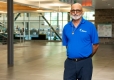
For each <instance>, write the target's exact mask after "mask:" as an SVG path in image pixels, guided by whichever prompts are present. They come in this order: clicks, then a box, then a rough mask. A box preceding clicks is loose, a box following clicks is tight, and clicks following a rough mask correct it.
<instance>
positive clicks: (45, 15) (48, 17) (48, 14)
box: [44, 12, 50, 20]
mask: <svg viewBox="0 0 114 80" xmlns="http://www.w3.org/2000/svg"><path fill="white" fill-rule="evenodd" d="M44 17H45V18H46V19H47V20H50V13H49V12H46V13H44Z"/></svg>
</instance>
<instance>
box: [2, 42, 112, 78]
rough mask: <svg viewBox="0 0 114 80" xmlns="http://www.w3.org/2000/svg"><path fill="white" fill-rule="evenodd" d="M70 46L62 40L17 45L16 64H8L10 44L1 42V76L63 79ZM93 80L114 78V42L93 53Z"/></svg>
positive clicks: (101, 45)
mask: <svg viewBox="0 0 114 80" xmlns="http://www.w3.org/2000/svg"><path fill="white" fill-rule="evenodd" d="M65 51H66V49H65V47H62V46H61V42H46V41H32V42H25V43H21V44H20V43H19V44H15V45H14V67H10V68H8V67H7V45H0V80H63V64H64V60H65V58H66V53H65ZM93 67H94V71H93V79H92V80H114V45H103V44H100V47H99V49H98V51H97V53H96V54H95V56H94V57H93Z"/></svg>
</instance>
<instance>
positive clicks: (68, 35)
mask: <svg viewBox="0 0 114 80" xmlns="http://www.w3.org/2000/svg"><path fill="white" fill-rule="evenodd" d="M73 31H74V34H72V32H73ZM97 43H99V38H98V33H97V30H96V27H95V26H94V24H93V23H91V22H89V21H87V20H85V19H83V18H82V20H81V22H80V24H79V25H78V26H77V27H76V28H75V27H74V25H73V23H72V21H70V22H69V23H68V24H66V25H65V26H64V28H63V33H62V45H63V46H67V57H68V58H84V57H88V56H89V55H90V54H91V53H92V45H93V44H97Z"/></svg>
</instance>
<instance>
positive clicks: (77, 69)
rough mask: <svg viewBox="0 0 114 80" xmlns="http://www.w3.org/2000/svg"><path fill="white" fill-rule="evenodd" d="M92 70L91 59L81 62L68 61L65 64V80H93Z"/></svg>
mask: <svg viewBox="0 0 114 80" xmlns="http://www.w3.org/2000/svg"><path fill="white" fill-rule="evenodd" d="M92 70H93V65H92V59H91V58H87V59H84V60H80V61H73V60H69V59H66V60H65V64H64V80H91V78H92Z"/></svg>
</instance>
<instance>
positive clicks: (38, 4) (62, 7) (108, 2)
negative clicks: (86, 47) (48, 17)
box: [0, 0, 114, 13]
mask: <svg viewBox="0 0 114 80" xmlns="http://www.w3.org/2000/svg"><path fill="white" fill-rule="evenodd" d="M13 1H14V12H59V11H60V12H69V10H70V6H71V4H68V3H63V2H60V1H59V0H13ZM76 1H77V2H79V3H81V4H82V3H83V2H85V1H92V6H83V9H84V11H91V10H95V9H114V0H76ZM0 12H1V13H2V12H7V0H0Z"/></svg>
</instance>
